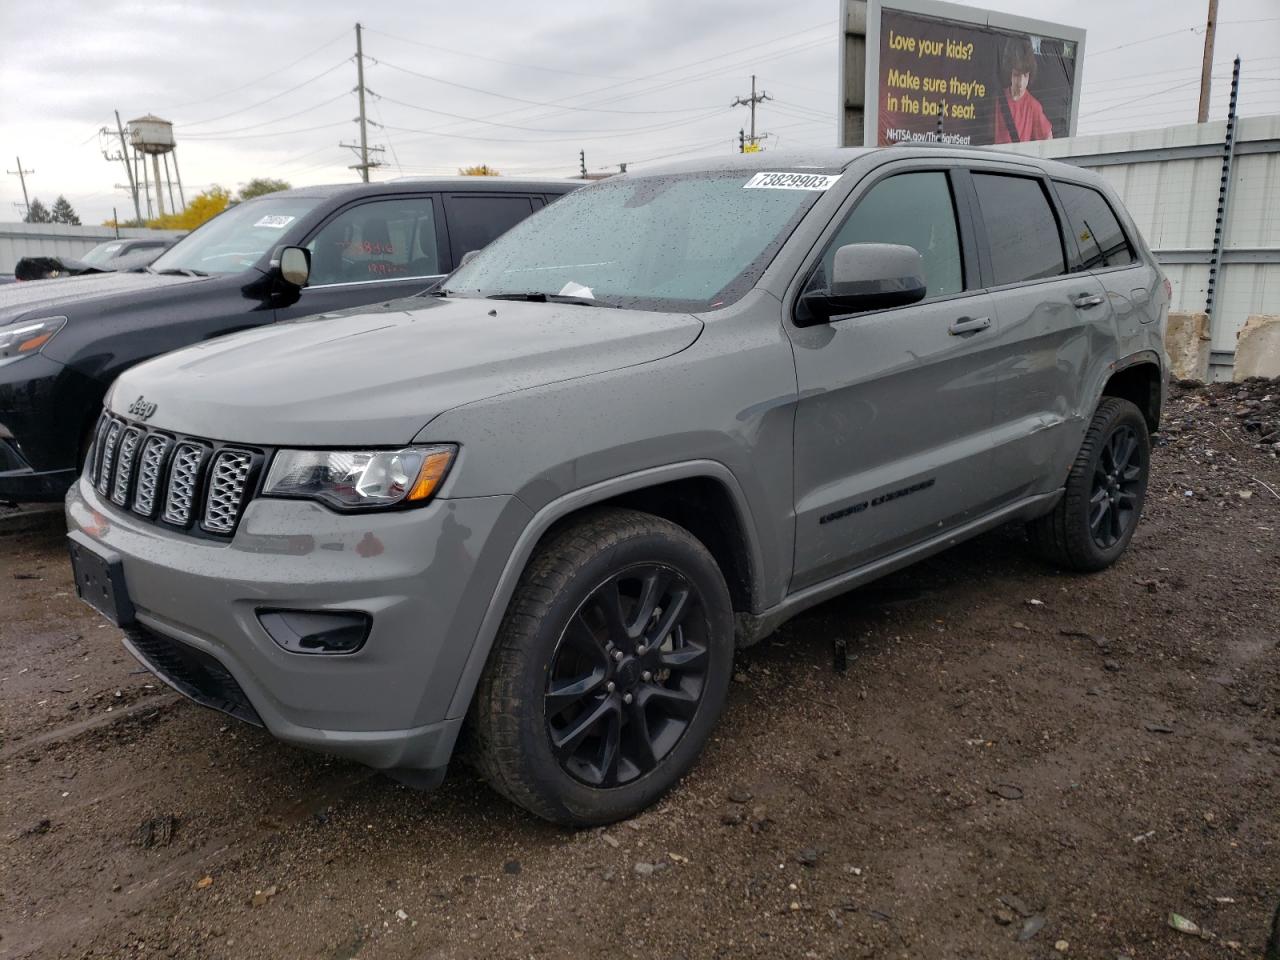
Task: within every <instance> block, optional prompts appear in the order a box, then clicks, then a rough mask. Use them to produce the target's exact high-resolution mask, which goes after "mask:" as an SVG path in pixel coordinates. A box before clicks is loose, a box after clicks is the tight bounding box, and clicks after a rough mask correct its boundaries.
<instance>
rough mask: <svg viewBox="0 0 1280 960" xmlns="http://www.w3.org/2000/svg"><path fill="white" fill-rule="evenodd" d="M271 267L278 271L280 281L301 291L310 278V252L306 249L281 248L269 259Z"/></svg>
mask: <svg viewBox="0 0 1280 960" xmlns="http://www.w3.org/2000/svg"><path fill="white" fill-rule="evenodd" d="M271 265H272V266H273V267H275V268H276V270H277V271H279V274H280V279H282V280H283V281H284V282H285V283H287V284H289V285H290V286H293V287H298V288H299V289H301V288H302V287H305V286H306V285H307V280H308V278H310V276H311V251H310V250H308V249H307V248H306V247H281V248H280V249H279V250H277V251H276V255H275V256H274V257H272V258H271Z"/></svg>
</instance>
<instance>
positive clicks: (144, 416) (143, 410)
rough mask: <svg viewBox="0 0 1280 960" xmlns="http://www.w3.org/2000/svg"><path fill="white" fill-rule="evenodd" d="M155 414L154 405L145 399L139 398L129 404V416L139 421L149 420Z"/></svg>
mask: <svg viewBox="0 0 1280 960" xmlns="http://www.w3.org/2000/svg"><path fill="white" fill-rule="evenodd" d="M155 412H156V405H155V404H154V403H152V402H151V401H150V400H148V399H147V398H146V397H139V398H138V399H137V400H135V401H133V403H131V404H129V415H130V416H134V417H137V418H138V419H139V420H150V419H151V415H152V414H153V413H155Z"/></svg>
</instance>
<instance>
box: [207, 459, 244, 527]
mask: <svg viewBox="0 0 1280 960" xmlns="http://www.w3.org/2000/svg"><path fill="white" fill-rule="evenodd" d="M252 469H253V455H252V454H251V453H248V452H247V451H244V450H230V449H228V450H222V451H220V452H219V453H218V455H217V456H216V457H214V459H213V468H212V470H211V472H210V479H209V496H208V498H207V499H206V501H205V508H204V520H203V521H202V522H201V526H203V527H204V528H205V529H206V530H208V531H210V532H211V533H230V532H231V531H232V530H233V529H235V525H236V520H237V519H239V516H240V505H241V503H242V502H243V500H244V491H245V485H246V484H247V483H248V480H249V472H250V471H251V470H252Z"/></svg>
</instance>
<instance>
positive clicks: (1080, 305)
mask: <svg viewBox="0 0 1280 960" xmlns="http://www.w3.org/2000/svg"><path fill="white" fill-rule="evenodd" d="M1106 302H1107V301H1106V298H1104V297H1100V296H1098V295H1097V294H1096V293H1077V294H1076V295H1075V296H1074V297H1072V298H1071V305H1072V306H1073V307H1075V308H1076V309H1077V310H1088V309H1089V308H1090V307H1096V306H1098V305H1099V304H1103V303H1106Z"/></svg>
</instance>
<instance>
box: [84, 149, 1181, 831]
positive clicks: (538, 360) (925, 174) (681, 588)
mask: <svg viewBox="0 0 1280 960" xmlns="http://www.w3.org/2000/svg"><path fill="white" fill-rule="evenodd" d="M282 262H284V263H286V264H287V265H288V264H291V265H290V266H287V268H288V269H291V270H293V271H294V272H295V273H297V274H299V276H298V280H299V281H300V282H305V272H306V262H305V258H304V256H303V255H302V254H301V253H300V252H299V251H296V250H295V251H293V252H290V251H287V250H286V251H284V252H283V253H282ZM1168 301H1169V288H1168V284H1167V283H1166V281H1165V280H1164V278H1163V277H1162V276H1161V273H1160V271H1159V270H1158V269H1157V267H1156V265H1155V262H1154V260H1153V258H1152V255H1151V252H1150V251H1149V250H1148V249H1147V247H1146V245H1145V244H1144V243H1143V241H1142V238H1141V237H1140V236H1139V234H1138V231H1137V230H1136V229H1135V228H1134V225H1133V222H1132V220H1131V219H1130V218H1129V217H1128V215H1127V214H1126V213H1125V212H1124V210H1123V209H1122V208H1121V206H1120V204H1119V203H1118V202H1117V199H1116V197H1115V195H1114V193H1113V192H1112V191H1111V190H1110V189H1109V188H1108V187H1107V185H1106V184H1105V182H1104V181H1103V180H1101V179H1099V178H1098V177H1096V176H1094V175H1092V174H1089V173H1086V172H1083V171H1081V170H1079V169H1077V168H1075V167H1070V166H1065V165H1061V164H1055V163H1045V162H1039V161H1035V160H1030V159H1027V158H1024V157H1018V156H1011V155H1003V154H999V153H995V152H987V151H976V150H967V151H966V150H954V149H950V148H911V147H895V148H892V149H887V150H840V151H829V152H821V153H814V154H810V155H803V156H802V155H783V154H773V153H770V154H763V155H759V156H754V157H751V156H735V157H733V158H732V159H731V160H725V161H722V162H718V163H715V164H713V165H711V164H707V163H705V162H700V163H696V164H695V163H686V164H680V165H672V166H668V167H665V168H662V169H660V170H655V171H654V172H645V173H632V174H628V175H625V176H619V177H614V178H612V179H609V180H606V181H603V182H601V183H598V184H596V185H594V186H590V187H587V188H585V189H583V190H580V191H577V192H575V193H572V194H570V195H568V196H566V197H565V198H564V199H562V200H561V201H559V202H558V203H556V204H554V205H553V206H551V207H548V208H547V209H546V210H544V211H542V212H541V213H538V214H536V215H535V216H533V217H531V218H530V219H528V220H526V221H524V222H523V223H521V224H520V225H518V226H516V227H515V228H514V229H512V230H511V231H510V232H509V233H507V234H506V235H505V236H503V237H502V238H501V239H499V240H498V241H497V242H495V243H494V244H493V245H492V246H490V247H488V248H487V249H485V250H484V251H483V252H482V253H480V254H479V256H477V257H476V258H475V259H474V260H472V261H470V262H469V263H467V264H465V265H463V266H462V267H461V268H459V269H458V270H457V271H455V272H454V273H453V274H452V275H451V276H450V277H449V278H447V279H446V281H445V282H444V285H443V288H442V289H440V290H439V291H438V292H437V293H436V295H434V296H424V297H420V298H414V299H409V300H400V301H395V302H392V303H386V304H383V305H381V306H378V307H374V308H358V309H353V310H348V311H345V312H342V313H337V314H330V315H323V316H319V317H315V318H312V319H309V320H306V321H301V322H297V323H293V324H289V325H286V326H284V327H280V326H274V327H269V328H264V329H259V330H254V331H250V332H246V333H242V334H237V335H234V336H229V337H225V338H222V339H218V340H213V341H210V342H207V343H203V344H200V345H199V346H194V347H191V348H188V349H185V350H181V351H178V352H176V353H173V354H170V355H168V356H165V357H161V358H159V359H156V360H153V361H150V362H148V363H145V364H143V365H141V366H138V367H135V368H133V369H131V370H129V371H128V372H127V373H125V374H124V375H122V376H121V377H120V379H119V380H118V382H117V384H116V386H115V388H114V392H113V394H112V395H111V396H110V397H109V398H108V403H107V410H106V412H105V413H104V414H103V418H102V420H101V424H100V426H99V428H98V435H97V442H96V445H95V450H94V452H93V455H92V456H91V457H90V459H89V462H88V464H87V466H86V469H85V473H84V475H83V476H82V477H81V479H80V480H79V482H78V483H77V485H76V486H75V487H74V488H73V490H72V491H71V493H70V495H69V497H68V500H67V515H68V518H69V522H70V527H71V533H70V538H71V551H72V556H73V562H74V565H75V570H76V577H77V583H78V584H79V588H80V590H81V594H82V596H83V597H84V598H85V599H86V600H88V601H89V602H90V603H92V604H93V605H94V606H96V607H97V608H98V609H100V610H101V611H102V612H104V613H105V614H106V615H107V616H108V617H110V618H111V619H113V620H114V621H115V622H116V623H117V624H119V625H121V626H122V627H124V628H125V637H126V643H127V644H128V646H129V649H130V650H131V651H132V652H133V653H134V654H135V655H136V656H137V657H138V658H139V659H140V660H141V661H142V662H143V663H144V664H146V665H147V666H148V667H150V668H151V669H152V670H154V671H155V672H156V673H157V674H159V675H160V677H161V678H163V679H164V680H166V681H167V682H168V683H170V684H171V685H172V686H174V687H176V688H177V689H178V690H180V691H182V692H183V693H185V694H187V695H189V696H190V697H192V698H193V699H195V700H198V701H200V702H201V703H204V704H207V705H209V706H213V707H217V708H219V709H222V710H225V711H227V712H229V713H231V714H234V715H236V716H238V717H240V718H242V719H245V720H248V721H250V722H253V723H259V724H262V725H263V726H265V727H266V728H267V729H268V730H269V731H270V732H271V733H272V734H274V735H275V736H276V737H279V738H280V739H282V740H286V741H288V742H290V743H294V744H298V745H302V746H308V747H313V748H316V749H320V750H324V751H328V752H330V753H334V754H340V755H342V756H346V757H350V758H354V759H356V760H359V761H361V762H363V763H366V764H369V765H372V766H374V767H378V768H381V769H384V770H387V771H389V772H391V773H392V774H393V775H395V776H397V777H399V778H401V779H403V780H405V781H407V782H412V783H416V784H418V785H421V786H429V785H431V784H433V783H434V782H436V781H438V779H439V778H440V777H442V776H443V773H444V770H445V767H446V765H447V763H448V762H449V759H450V757H451V755H452V754H453V753H454V748H455V744H456V743H458V740H459V733H460V732H462V731H463V730H464V728H465V730H466V737H465V743H466V748H467V752H468V753H469V754H470V755H471V756H473V757H474V758H475V761H476V762H477V764H478V765H479V767H480V768H481V770H482V771H483V772H484V774H485V775H486V776H487V778H488V779H489V781H490V782H491V783H492V784H493V786H494V787H496V788H497V789H498V790H499V791H500V792H502V793H503V794H505V795H506V796H507V797H509V798H510V799H512V800H513V801H515V802H516V803H518V804H521V805H523V806H525V807H527V808H528V809H529V810H531V811H533V812H534V813H536V814H538V815H540V816H543V817H546V818H548V819H550V820H554V821H559V822H563V823H570V824H599V823H607V822H609V821H613V820H616V819H618V818H621V817H625V816H628V815H630V814H633V813H635V812H636V811H637V810H640V809H641V808H643V807H644V806H645V805H646V804H649V803H651V802H652V801H653V800H654V799H655V798H656V797H658V796H659V795H660V794H661V793H662V792H663V791H664V790H666V789H667V788H669V787H670V786H671V785H672V784H673V783H674V782H675V781H676V780H677V779H678V778H679V777H680V776H681V775H682V774H683V773H685V771H687V770H688V769H689V768H690V766H691V765H692V764H693V762H694V760H695V758H696V757H697V755H698V753H699V751H701V750H702V748H703V746H704V744H705V743H706V741H707V738H708V736H709V735H710V732H711V730H712V727H713V725H714V724H715V722H716V719H717V717H718V715H719V714H720V712H721V708H722V707H723V705H724V701H725V693H726V688H727V686H728V683H729V678H730V673H731V669H732V661H733V655H734V649H735V646H741V645H744V644H748V643H751V642H753V641H755V640H758V639H760V638H761V637H763V636H765V635H767V634H768V633H769V632H770V631H771V630H773V629H774V628H776V627H777V626H778V625H779V624H780V623H782V622H783V621H785V620H786V619H787V618H788V617H791V616H793V615H795V614H796V613H798V612H799V611H801V610H803V609H805V608H806V607H809V606H812V605H813V604H816V603H818V602H820V601H822V600H824V599H826V598H828V597H831V596H833V595H835V594H837V593H840V592H842V591H845V590H848V589H850V588H851V587H854V586H857V585H859V584H862V583H865V582H867V581H868V580H871V579H873V578H875V577H878V576H880V575H882V574H884V573H886V572H888V571H890V570H894V569H897V568H899V567H902V566H904V565H906V564H909V563H912V562H913V561H915V560H918V559H920V558H921V557H924V556H926V555H928V554H931V553H933V552H935V551H938V550H941V549H944V548H945V547H948V546H950V545H952V544H954V543H956V542H957V541H959V540H962V539H964V538H966V537H971V536H973V535H975V534H977V533H980V532H982V531H984V530H989V529H991V528H992V527H994V526H996V525H997V524H1003V523H1007V522H1009V521H1022V522H1025V523H1026V524H1027V526H1028V530H1029V533H1030V540H1031V542H1032V544H1033V545H1034V546H1035V547H1037V548H1038V549H1039V550H1040V551H1041V552H1042V553H1043V554H1044V555H1046V556H1047V557H1048V558H1050V559H1051V560H1052V561H1054V562H1056V563H1058V564H1061V565H1063V566H1065V567H1068V568H1071V569H1075V570H1081V571H1090V570H1099V569H1101V568H1103V567H1106V566H1107V565H1108V564H1110V563H1112V562H1113V561H1114V560H1115V559H1116V558H1117V557H1118V556H1119V555H1120V553H1121V552H1122V551H1123V550H1124V549H1125V547H1126V545H1127V544H1128V542H1129V539H1130V537H1131V536H1132V535H1133V531H1134V527H1135V525H1136V524H1137V522H1138V517H1139V514H1140V512H1141V510H1142V504H1143V496H1144V493H1145V490H1146V484H1147V470H1148V464H1149V432H1150V431H1152V430H1154V429H1156V427H1157V424H1158V422H1159V417H1160V408H1161V403H1162V399H1163V394H1164V385H1165V357H1164V352H1163V348H1162V332H1163V331H1162V328H1163V326H1164V320H1165V315H1166V311H1167V308H1168Z"/></svg>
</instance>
